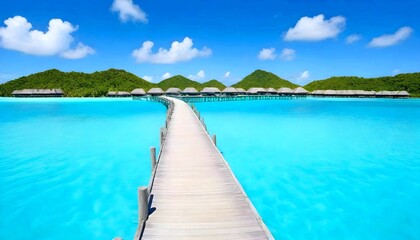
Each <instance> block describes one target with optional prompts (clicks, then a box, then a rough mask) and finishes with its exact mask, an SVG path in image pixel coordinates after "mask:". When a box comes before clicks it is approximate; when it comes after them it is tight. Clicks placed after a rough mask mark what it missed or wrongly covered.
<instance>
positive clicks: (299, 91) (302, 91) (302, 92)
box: [293, 87, 309, 95]
mask: <svg viewBox="0 0 420 240" xmlns="http://www.w3.org/2000/svg"><path fill="white" fill-rule="evenodd" d="M308 93H309V92H308V91H306V89H304V88H303V87H298V88H296V89H295V90H294V91H293V94H294V95H307V94H308Z"/></svg>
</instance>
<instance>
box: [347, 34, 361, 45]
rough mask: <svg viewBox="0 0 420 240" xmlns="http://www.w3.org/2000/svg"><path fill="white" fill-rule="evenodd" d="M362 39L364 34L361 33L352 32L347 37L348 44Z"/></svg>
mask: <svg viewBox="0 0 420 240" xmlns="http://www.w3.org/2000/svg"><path fill="white" fill-rule="evenodd" d="M360 39H362V35H360V34H352V35H350V36H348V37H347V38H346V43H347V44H352V43H355V42H357V41H359V40H360Z"/></svg>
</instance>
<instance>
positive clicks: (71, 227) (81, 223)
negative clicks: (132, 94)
mask: <svg viewBox="0 0 420 240" xmlns="http://www.w3.org/2000/svg"><path fill="white" fill-rule="evenodd" d="M0 114H1V115H0V239H27V238H30V239H43V240H48V239H51V240H52V239H63V240H65V239H89V240H92V239H98V240H99V239H101V240H102V239H112V238H114V237H116V236H121V237H123V238H124V239H132V238H133V236H134V233H135V231H136V228H137V186H140V185H147V184H148V180H149V177H150V163H149V159H150V156H149V147H150V146H152V145H154V146H158V144H159V129H160V127H161V125H162V124H163V123H164V121H165V114H166V111H165V108H164V106H163V105H161V104H160V103H150V102H142V101H132V100H131V99H127V100H125V99H123V100H121V99H112V100H110V99H10V98H3V99H1V98H0Z"/></svg>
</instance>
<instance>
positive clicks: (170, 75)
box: [162, 72, 172, 80]
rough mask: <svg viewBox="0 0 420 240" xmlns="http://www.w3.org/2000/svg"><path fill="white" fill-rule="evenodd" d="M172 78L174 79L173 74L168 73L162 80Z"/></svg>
mask: <svg viewBox="0 0 420 240" xmlns="http://www.w3.org/2000/svg"><path fill="white" fill-rule="evenodd" d="M170 77H172V74H170V73H168V72H167V73H165V74H163V75H162V80H165V79H167V78H170Z"/></svg>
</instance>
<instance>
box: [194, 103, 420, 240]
mask: <svg viewBox="0 0 420 240" xmlns="http://www.w3.org/2000/svg"><path fill="white" fill-rule="evenodd" d="M196 106H197V107H198V109H199V110H200V112H201V113H202V116H203V117H204V118H205V121H206V124H207V127H208V128H209V131H210V132H212V133H216V134H217V144H218V147H219V148H220V150H221V151H222V152H223V155H224V156H225V158H226V160H227V161H228V162H229V164H230V165H231V167H232V170H233V171H234V173H235V175H236V176H237V178H238V179H239V181H240V182H241V184H242V186H243V187H244V188H245V191H246V192H247V194H248V196H249V197H250V198H251V200H252V202H253V203H254V205H255V206H256V208H257V209H258V211H259V213H260V215H261V216H262V218H263V219H264V221H265V223H266V224H267V225H268V227H269V228H270V230H271V232H272V233H273V235H274V236H275V237H276V239H420V101H419V100H381V99H365V100H360V99H302V100H284V101H249V102H222V103H199V104H196Z"/></svg>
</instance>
